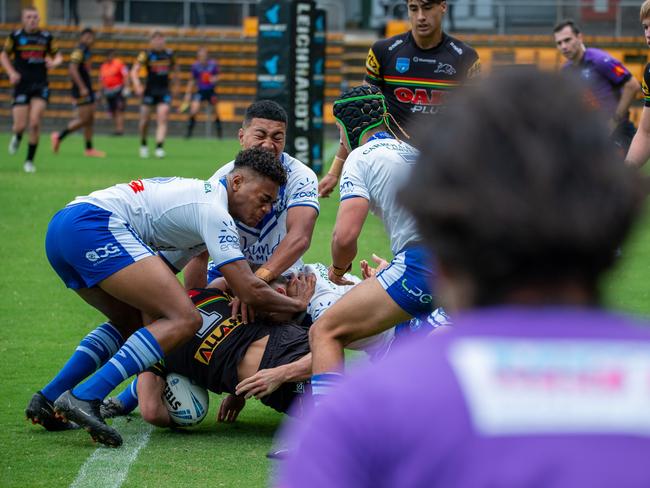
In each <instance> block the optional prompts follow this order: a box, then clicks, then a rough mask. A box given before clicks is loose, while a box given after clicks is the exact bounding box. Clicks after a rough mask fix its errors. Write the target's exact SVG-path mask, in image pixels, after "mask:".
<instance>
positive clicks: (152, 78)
mask: <svg viewBox="0 0 650 488" xmlns="http://www.w3.org/2000/svg"><path fill="white" fill-rule="evenodd" d="M150 43H151V44H150V45H151V49H149V50H147V51H142V52H141V53H140V54H138V57H137V59H136V61H135V63H134V64H133V67H132V68H131V82H132V83H133V91H134V92H135V93H136V95H138V96H141V97H142V104H141V105H140V123H139V126H138V127H139V131H140V157H141V158H148V157H149V148H148V147H147V132H148V130H149V117H150V115H151V110H152V109H153V108H155V109H156V151H155V152H154V154H155V156H156V157H157V158H164V157H165V150H164V149H163V145H164V144H165V136H166V135H167V118H168V116H169V106H170V104H171V101H172V96H173V94H174V93H176V90H177V85H178V65H177V64H176V58H175V56H174V51H172V50H171V49H168V48H166V47H165V36H164V35H163V34H162V32H159V31H155V32H154V33H153V34H152V35H151V41H150ZM141 68H144V69H145V70H146V72H147V81H146V84H145V86H144V87H143V86H142V83H141V82H140V69H141ZM170 78H171V79H170ZM170 82H171V91H170Z"/></svg>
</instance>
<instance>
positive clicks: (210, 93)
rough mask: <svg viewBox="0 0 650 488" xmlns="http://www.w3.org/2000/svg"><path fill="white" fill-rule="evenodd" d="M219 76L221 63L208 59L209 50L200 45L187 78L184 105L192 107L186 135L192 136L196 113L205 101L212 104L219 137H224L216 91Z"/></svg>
mask: <svg viewBox="0 0 650 488" xmlns="http://www.w3.org/2000/svg"><path fill="white" fill-rule="evenodd" d="M218 78H219V65H218V64H217V62H216V61H215V60H212V59H208V50H207V49H206V48H205V47H203V46H202V47H200V48H199V49H198V51H197V52H196V62H195V63H194V64H193V65H192V73H191V75H190V78H189V79H188V80H187V90H186V92H185V99H184V102H183V105H184V106H187V105H188V104H189V108H190V118H189V120H188V122H187V133H186V135H185V137H187V138H190V137H192V132H193V131H194V125H195V124H196V114H198V113H199V110H200V109H201V105H202V104H203V102H208V103H209V104H210V105H212V107H213V110H214V126H215V128H216V130H217V137H218V138H219V139H221V138H222V137H223V132H222V128H221V119H220V118H219V103H218V100H217V94H216V92H215V89H216V87H217V80H218ZM195 89H196V91H195ZM190 99H191V102H190Z"/></svg>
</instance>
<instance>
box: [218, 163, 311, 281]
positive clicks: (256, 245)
mask: <svg viewBox="0 0 650 488" xmlns="http://www.w3.org/2000/svg"><path fill="white" fill-rule="evenodd" d="M282 164H283V166H284V169H285V170H286V171H287V184H286V185H283V186H281V187H280V189H279V191H278V198H277V201H276V202H275V203H274V204H273V209H272V210H271V212H269V213H268V214H267V215H266V216H265V217H264V218H263V219H262V221H261V222H260V223H259V224H258V225H257V226H256V227H250V226H247V225H245V224H244V223H242V222H238V221H236V222H235V224H236V226H237V230H238V231H239V236H240V240H241V246H242V249H243V252H244V255H245V256H246V259H248V260H249V261H250V262H251V263H255V264H264V263H266V262H267V261H268V260H269V258H270V257H271V255H272V254H273V252H274V251H275V249H276V248H277V247H278V244H280V241H282V239H284V236H285V235H286V234H287V210H288V209H290V208H292V207H312V208H313V209H314V210H316V212H317V213H318V212H319V211H320V206H319V204H318V179H317V178H316V173H314V172H313V170H312V169H311V168H309V167H308V166H306V165H305V164H303V163H301V162H300V161H298V160H297V159H296V158H293V157H291V156H289V155H288V154H287V153H282ZM234 167H235V162H234V161H231V162H229V163H227V164H226V165H224V166H222V167H221V168H219V170H217V172H216V173H215V174H214V175H213V176H212V177H211V178H210V180H209V181H211V182H212V183H213V184H214V183H215V182H216V181H218V180H220V179H221V178H223V177H224V176H225V175H227V174H228V173H230V172H231V171H232V170H233V168H234ZM213 259H214V257H213ZM302 265H303V263H302V260H300V259H299V260H298V261H297V262H296V263H295V264H294V265H293V266H292V268H291V270H293V271H299V270H300V269H301V268H302Z"/></svg>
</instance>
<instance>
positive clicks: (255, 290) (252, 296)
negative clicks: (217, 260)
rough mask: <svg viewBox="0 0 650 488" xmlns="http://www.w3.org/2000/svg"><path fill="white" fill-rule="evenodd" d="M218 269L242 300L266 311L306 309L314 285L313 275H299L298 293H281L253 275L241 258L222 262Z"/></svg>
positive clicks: (299, 310) (295, 311)
mask: <svg viewBox="0 0 650 488" xmlns="http://www.w3.org/2000/svg"><path fill="white" fill-rule="evenodd" d="M219 271H220V272H221V274H222V275H223V276H224V277H225V278H226V281H227V282H228V285H230V288H231V289H232V291H233V293H234V294H235V295H236V296H237V297H238V298H239V299H240V300H241V301H242V302H244V303H246V304H247V305H249V306H252V307H254V308H255V309H259V310H265V311H267V312H287V313H297V312H303V311H304V310H306V309H307V305H308V304H309V300H310V299H311V297H312V295H313V294H314V289H315V287H316V277H315V276H314V275H307V276H301V277H300V278H298V279H299V280H300V281H301V284H302V285H303V286H301V287H300V293H299V294H298V295H297V296H295V297H289V296H286V295H282V294H280V293H278V292H276V291H275V290H274V289H273V288H271V287H270V286H269V285H268V284H267V283H266V282H265V281H263V280H261V279H259V278H258V277H257V276H255V275H254V274H253V272H252V271H251V269H250V266H249V265H248V263H247V262H246V261H245V260H243V259H240V260H237V261H232V262H230V263H227V264H224V265H223V266H221V267H220V268H219Z"/></svg>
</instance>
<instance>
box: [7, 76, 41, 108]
mask: <svg viewBox="0 0 650 488" xmlns="http://www.w3.org/2000/svg"><path fill="white" fill-rule="evenodd" d="M32 98H42V99H43V100H45V101H46V102H47V101H48V100H49V98H50V89H49V88H48V86H47V81H46V82H40V81H39V82H29V81H28V82H24V81H22V80H21V81H20V82H19V83H18V84H17V85H16V86H15V87H14V96H13V100H12V102H11V104H12V105H28V104H29V102H30V101H31V99H32Z"/></svg>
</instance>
